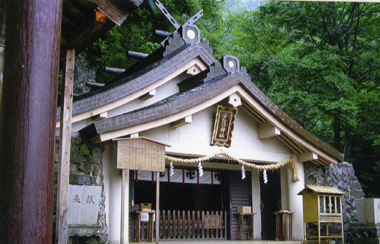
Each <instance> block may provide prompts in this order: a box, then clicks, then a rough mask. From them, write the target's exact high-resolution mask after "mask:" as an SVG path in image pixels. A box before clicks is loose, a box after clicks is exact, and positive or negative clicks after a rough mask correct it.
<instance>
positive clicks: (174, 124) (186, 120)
mask: <svg viewBox="0 0 380 244" xmlns="http://www.w3.org/2000/svg"><path fill="white" fill-rule="evenodd" d="M192 121H193V118H192V115H189V116H186V117H185V118H182V119H180V120H177V121H174V122H172V123H170V126H171V127H172V128H175V129H177V128H179V127H181V126H184V125H188V124H190V123H191V122H192Z"/></svg>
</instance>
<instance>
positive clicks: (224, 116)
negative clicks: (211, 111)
mask: <svg viewBox="0 0 380 244" xmlns="http://www.w3.org/2000/svg"><path fill="white" fill-rule="evenodd" d="M237 112H238V110H237V108H230V107H223V106H221V105H218V110H217V112H216V118H215V124H214V131H213V133H212V139H211V145H212V146H214V145H217V146H225V147H230V146H231V139H232V131H233V130H234V127H235V119H236V115H237Z"/></svg>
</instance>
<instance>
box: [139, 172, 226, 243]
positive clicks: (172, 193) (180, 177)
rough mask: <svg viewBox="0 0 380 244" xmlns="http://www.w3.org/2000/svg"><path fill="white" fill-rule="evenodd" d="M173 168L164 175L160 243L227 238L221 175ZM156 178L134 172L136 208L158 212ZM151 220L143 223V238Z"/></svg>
mask: <svg viewBox="0 0 380 244" xmlns="http://www.w3.org/2000/svg"><path fill="white" fill-rule="evenodd" d="M198 174H199V171H198V170H194V169H175V170H174V172H173V174H172V175H170V169H166V172H165V173H161V174H160V240H173V239H174V240H175V239H190V240H191V239H205V240H206V239H213V240H223V239H224V240H225V239H227V219H226V216H227V212H226V211H223V209H222V199H223V193H222V192H223V191H222V184H221V183H222V178H221V172H218V171H208V170H205V171H203V175H202V176H201V177H200V176H198ZM155 191H156V179H155V175H154V174H152V172H148V171H141V172H140V171H139V172H137V173H136V171H135V173H134V191H133V192H134V205H135V209H139V208H141V206H142V205H141V204H144V203H149V204H151V205H150V206H152V210H155V209H154V206H155V205H156V204H155V201H156V196H155ZM148 226H149V225H148V223H147V221H142V222H141V230H140V232H141V233H140V239H141V240H145V239H146V238H147V233H148V231H147V228H148Z"/></svg>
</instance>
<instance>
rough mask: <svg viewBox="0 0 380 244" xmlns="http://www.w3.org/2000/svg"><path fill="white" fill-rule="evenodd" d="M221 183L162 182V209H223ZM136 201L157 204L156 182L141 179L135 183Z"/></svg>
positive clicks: (153, 207) (153, 206) (153, 205)
mask: <svg viewBox="0 0 380 244" xmlns="http://www.w3.org/2000/svg"><path fill="white" fill-rule="evenodd" d="M221 192H222V190H221V185H215V184H214V185H211V184H199V185H198V184H185V185H183V183H173V182H171V183H170V184H169V183H168V182H160V209H161V210H185V211H187V210H195V211H197V210H200V211H221V210H222V195H221ZM135 203H136V204H140V203H151V204H152V209H155V206H156V183H155V182H154V183H152V181H142V180H139V181H138V182H136V183H135Z"/></svg>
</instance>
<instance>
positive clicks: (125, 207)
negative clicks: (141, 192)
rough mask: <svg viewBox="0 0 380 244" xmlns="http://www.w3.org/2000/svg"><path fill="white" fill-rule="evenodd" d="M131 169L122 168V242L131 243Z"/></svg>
mask: <svg viewBox="0 0 380 244" xmlns="http://www.w3.org/2000/svg"><path fill="white" fill-rule="evenodd" d="M128 220H129V169H122V170H121V224H120V244H128V243H129V225H128V223H129V221H128Z"/></svg>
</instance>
